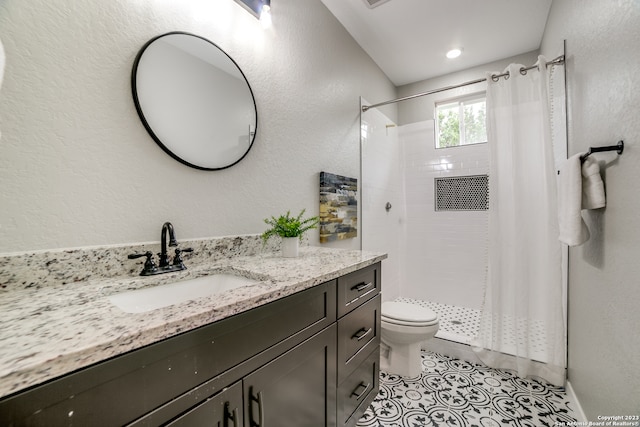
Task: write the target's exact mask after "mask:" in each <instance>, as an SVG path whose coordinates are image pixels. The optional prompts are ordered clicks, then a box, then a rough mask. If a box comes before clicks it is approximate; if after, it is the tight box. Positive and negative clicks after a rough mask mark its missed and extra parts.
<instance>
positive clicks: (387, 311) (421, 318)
mask: <svg viewBox="0 0 640 427" xmlns="http://www.w3.org/2000/svg"><path fill="white" fill-rule="evenodd" d="M382 317H383V318H385V319H386V320H388V321H389V322H392V323H396V322H395V321H399V322H402V324H406V323H420V324H426V323H434V322H436V321H437V320H438V315H437V314H436V313H434V312H433V311H431V310H429V309H428V308H426V307H421V306H419V305H417V304H410V303H407V302H398V301H386V302H383V303H382ZM399 322H398V323H399Z"/></svg>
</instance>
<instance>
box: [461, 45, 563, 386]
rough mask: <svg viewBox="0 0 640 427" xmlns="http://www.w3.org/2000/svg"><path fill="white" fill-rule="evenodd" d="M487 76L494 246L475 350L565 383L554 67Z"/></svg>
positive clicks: (497, 362) (494, 361) (490, 361)
mask: <svg viewBox="0 0 640 427" xmlns="http://www.w3.org/2000/svg"><path fill="white" fill-rule="evenodd" d="M545 64H546V60H545V59H544V58H543V57H539V58H538V65H539V67H538V70H536V69H533V70H530V71H528V72H527V73H526V75H522V74H521V73H520V68H521V67H522V65H519V64H511V65H510V66H509V67H508V71H509V73H510V76H509V78H507V79H505V78H504V77H501V78H500V79H499V80H498V81H497V82H495V81H493V80H492V78H491V76H489V77H488V78H487V82H488V87H487V132H488V139H489V153H490V154H489V158H490V173H489V199H490V207H489V239H488V241H489V247H488V251H489V252H488V273H487V286H486V290H485V301H484V306H483V311H482V317H481V325H480V331H479V334H478V336H477V337H476V339H475V340H474V343H473V344H474V350H475V351H476V353H477V354H478V356H479V357H480V359H481V360H482V361H483V362H484V363H485V364H487V365H488V366H491V367H494V368H504V369H512V370H515V371H517V374H518V375H519V376H521V377H527V376H535V377H540V378H542V379H545V380H546V381H548V382H550V383H552V384H555V385H563V384H564V380H565V365H566V340H565V326H564V317H563V306H562V276H561V244H560V242H559V241H558V220H557V199H556V172H555V166H554V155H553V146H552V141H551V130H550V123H551V118H550V116H549V99H550V96H549V90H548V86H549V84H548V83H549V72H550V71H549V70H547V67H546V66H545Z"/></svg>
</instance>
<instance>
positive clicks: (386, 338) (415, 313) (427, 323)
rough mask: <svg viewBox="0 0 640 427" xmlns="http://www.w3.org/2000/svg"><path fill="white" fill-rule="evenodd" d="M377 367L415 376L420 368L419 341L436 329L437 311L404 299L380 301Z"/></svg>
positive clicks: (432, 334) (429, 337)
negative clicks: (401, 300) (378, 362)
mask: <svg viewBox="0 0 640 427" xmlns="http://www.w3.org/2000/svg"><path fill="white" fill-rule="evenodd" d="M381 314H382V319H381V320H382V336H381V338H382V343H383V344H384V345H383V348H382V351H381V358H380V359H381V360H380V368H381V369H382V370H383V371H386V372H389V373H392V374H396V375H402V376H403V377H417V376H418V375H420V373H421V372H422V363H421V359H420V345H421V343H422V342H423V341H426V340H428V339H431V338H433V337H434V335H435V334H436V332H438V315H437V314H436V313H434V312H433V311H431V310H429V309H428V308H426V307H421V306H419V305H416V304H410V303H406V302H397V301H387V302H383V303H382V312H381Z"/></svg>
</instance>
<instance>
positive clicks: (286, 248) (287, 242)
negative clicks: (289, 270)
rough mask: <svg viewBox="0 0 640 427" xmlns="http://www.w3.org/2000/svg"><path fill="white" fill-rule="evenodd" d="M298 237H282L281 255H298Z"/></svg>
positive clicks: (290, 256) (294, 256) (288, 256)
mask: <svg viewBox="0 0 640 427" xmlns="http://www.w3.org/2000/svg"><path fill="white" fill-rule="evenodd" d="M299 243H300V239H299V238H297V237H283V238H282V256H283V257H285V258H296V257H297V256H298V246H299Z"/></svg>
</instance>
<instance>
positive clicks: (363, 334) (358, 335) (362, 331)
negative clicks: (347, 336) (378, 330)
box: [351, 328, 372, 341]
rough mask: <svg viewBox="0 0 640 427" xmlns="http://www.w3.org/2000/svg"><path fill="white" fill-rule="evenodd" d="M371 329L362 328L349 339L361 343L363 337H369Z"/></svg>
mask: <svg viewBox="0 0 640 427" xmlns="http://www.w3.org/2000/svg"><path fill="white" fill-rule="evenodd" d="M371 331H372V329H371V328H369V329H365V328H362V329H360V330H358V332H356V333H355V334H353V336H352V337H351V339H354V338H355V339H357V340H358V341H361V340H362V339H363V338H364V337H366V336H367V335H369V334H370V333H371Z"/></svg>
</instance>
